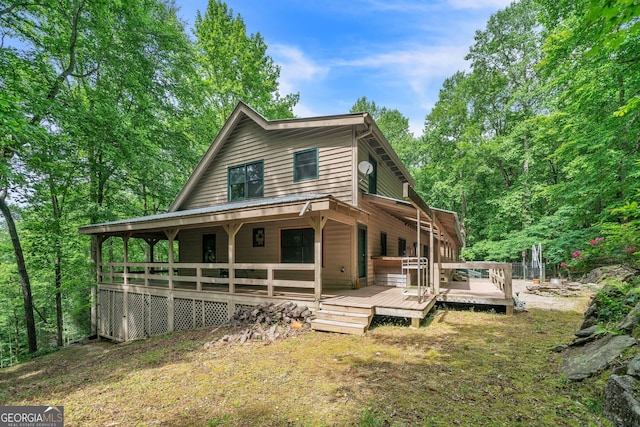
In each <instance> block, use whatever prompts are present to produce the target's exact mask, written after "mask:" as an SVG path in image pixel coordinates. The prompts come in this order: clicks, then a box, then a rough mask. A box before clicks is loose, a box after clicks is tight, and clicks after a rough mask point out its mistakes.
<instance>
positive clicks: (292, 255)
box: [280, 228, 315, 263]
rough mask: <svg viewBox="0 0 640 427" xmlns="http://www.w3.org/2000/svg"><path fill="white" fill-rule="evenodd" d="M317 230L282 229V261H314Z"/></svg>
mask: <svg viewBox="0 0 640 427" xmlns="http://www.w3.org/2000/svg"><path fill="white" fill-rule="evenodd" d="M314 240H315V232H314V231H313V228H292V229H286V230H280V258H281V260H280V262H282V263H313V262H314V261H315V254H314Z"/></svg>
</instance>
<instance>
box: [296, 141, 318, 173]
mask: <svg viewBox="0 0 640 427" xmlns="http://www.w3.org/2000/svg"><path fill="white" fill-rule="evenodd" d="M317 177H318V149H317V148H312V149H310V150H304V151H298V152H297V153H293V180H294V181H302V180H305V179H315V178H317Z"/></svg>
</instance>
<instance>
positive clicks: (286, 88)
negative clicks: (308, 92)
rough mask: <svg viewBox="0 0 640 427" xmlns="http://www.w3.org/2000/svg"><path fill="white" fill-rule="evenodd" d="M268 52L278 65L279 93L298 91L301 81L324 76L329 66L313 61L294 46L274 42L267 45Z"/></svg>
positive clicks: (318, 78)
mask: <svg viewBox="0 0 640 427" xmlns="http://www.w3.org/2000/svg"><path fill="white" fill-rule="evenodd" d="M269 54H270V56H271V57H272V58H273V59H274V61H275V63H276V64H278V65H280V79H279V80H278V81H279V82H280V93H282V94H287V93H293V92H297V91H298V89H297V88H298V87H300V84H301V83H305V82H311V81H317V80H321V79H323V78H325V76H326V75H327V73H328V72H329V68H328V67H326V66H321V65H318V64H317V63H315V62H314V61H313V60H312V59H311V58H309V57H308V56H307V55H306V54H305V53H304V52H303V51H302V50H300V49H299V48H297V47H294V46H287V45H283V44H275V45H272V46H270V47H269Z"/></svg>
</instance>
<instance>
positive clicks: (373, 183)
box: [368, 155, 378, 194]
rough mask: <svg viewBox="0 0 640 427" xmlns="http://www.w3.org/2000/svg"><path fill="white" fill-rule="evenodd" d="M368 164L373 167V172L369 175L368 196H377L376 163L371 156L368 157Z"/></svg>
mask: <svg viewBox="0 0 640 427" xmlns="http://www.w3.org/2000/svg"><path fill="white" fill-rule="evenodd" d="M369 163H371V165H372V166H373V170H372V171H371V173H370V174H369V190H368V191H369V194H378V163H377V162H376V159H374V158H373V156H371V155H370V156H369Z"/></svg>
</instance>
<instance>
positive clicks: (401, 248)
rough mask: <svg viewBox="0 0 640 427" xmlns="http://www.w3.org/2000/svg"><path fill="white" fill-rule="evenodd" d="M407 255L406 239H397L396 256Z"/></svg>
mask: <svg viewBox="0 0 640 427" xmlns="http://www.w3.org/2000/svg"><path fill="white" fill-rule="evenodd" d="M406 255H407V239H403V238H402V237H399V238H398V256H406Z"/></svg>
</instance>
